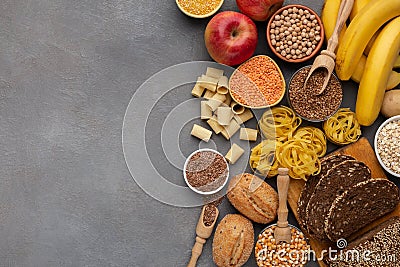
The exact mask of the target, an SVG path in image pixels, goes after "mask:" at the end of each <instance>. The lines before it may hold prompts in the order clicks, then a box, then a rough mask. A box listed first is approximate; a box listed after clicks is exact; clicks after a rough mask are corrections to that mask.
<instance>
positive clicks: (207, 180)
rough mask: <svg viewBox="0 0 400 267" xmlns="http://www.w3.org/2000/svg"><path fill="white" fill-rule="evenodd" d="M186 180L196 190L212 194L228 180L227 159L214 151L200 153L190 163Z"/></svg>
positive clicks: (187, 167)
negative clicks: (211, 192)
mask: <svg viewBox="0 0 400 267" xmlns="http://www.w3.org/2000/svg"><path fill="white" fill-rule="evenodd" d="M185 172H186V179H187V181H188V183H189V184H190V185H191V186H193V187H194V188H195V189H197V190H199V191H202V192H210V191H214V190H216V189H218V188H219V187H221V186H222V185H223V184H224V182H225V180H226V179H227V178H228V177H227V176H228V168H227V163H226V161H225V159H224V158H223V157H222V156H221V155H219V154H217V153H214V152H212V151H199V152H197V153H195V154H194V155H193V156H192V157H191V158H190V159H189V161H188V163H187V166H186V170H185Z"/></svg>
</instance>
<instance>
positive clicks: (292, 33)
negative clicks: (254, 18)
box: [266, 5, 325, 63]
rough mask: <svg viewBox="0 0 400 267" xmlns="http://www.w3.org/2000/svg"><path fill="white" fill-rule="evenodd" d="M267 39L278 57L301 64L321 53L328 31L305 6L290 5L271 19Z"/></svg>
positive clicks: (312, 11)
mask: <svg viewBox="0 0 400 267" xmlns="http://www.w3.org/2000/svg"><path fill="white" fill-rule="evenodd" d="M266 35H267V41H268V45H269V47H270V48H271V51H272V52H273V53H274V54H275V55H276V56H277V57H279V58H280V59H282V60H284V61H286V62H293V63H300V62H304V61H307V60H309V59H311V58H312V57H314V56H315V55H316V54H317V53H318V52H319V50H320V49H321V47H322V44H323V42H324V38H325V31H324V27H323V25H322V21H321V18H320V17H319V16H318V14H317V13H316V12H315V11H314V10H312V9H311V8H309V7H307V6H303V5H287V6H284V7H282V8H281V9H279V10H278V11H276V12H275V13H274V14H273V15H272V16H271V18H270V20H269V22H268V25H267V31H266Z"/></svg>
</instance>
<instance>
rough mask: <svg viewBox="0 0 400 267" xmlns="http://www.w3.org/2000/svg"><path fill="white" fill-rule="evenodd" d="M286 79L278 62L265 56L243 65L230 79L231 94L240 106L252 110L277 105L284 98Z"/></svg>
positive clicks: (252, 59)
mask: <svg viewBox="0 0 400 267" xmlns="http://www.w3.org/2000/svg"><path fill="white" fill-rule="evenodd" d="M285 90H286V83H285V78H284V77H283V74H282V71H281V69H280V68H279V66H278V65H277V64H276V62H275V61H274V60H273V59H272V58H270V57H268V56H265V55H258V56H254V57H252V58H250V59H248V60H247V61H245V62H244V63H242V64H241V65H240V66H239V67H238V68H237V69H236V70H235V71H234V72H233V73H232V75H231V77H230V79H229V93H230V95H231V97H232V99H233V100H234V101H236V102H237V103H238V104H240V105H242V106H244V107H246V108H251V109H263V108H268V107H272V106H275V105H277V104H278V103H279V102H280V101H281V100H282V99H283V97H284V95H285Z"/></svg>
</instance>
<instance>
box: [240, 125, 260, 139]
mask: <svg viewBox="0 0 400 267" xmlns="http://www.w3.org/2000/svg"><path fill="white" fill-rule="evenodd" d="M257 135H258V132H257V130H255V129H250V128H241V129H240V140H247V141H257Z"/></svg>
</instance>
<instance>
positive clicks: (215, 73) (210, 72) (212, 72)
mask: <svg viewBox="0 0 400 267" xmlns="http://www.w3.org/2000/svg"><path fill="white" fill-rule="evenodd" d="M223 75H224V70H221V69H216V68H211V67H207V71H206V76H208V77H212V78H216V79H218V78H219V77H221V76H223Z"/></svg>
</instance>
